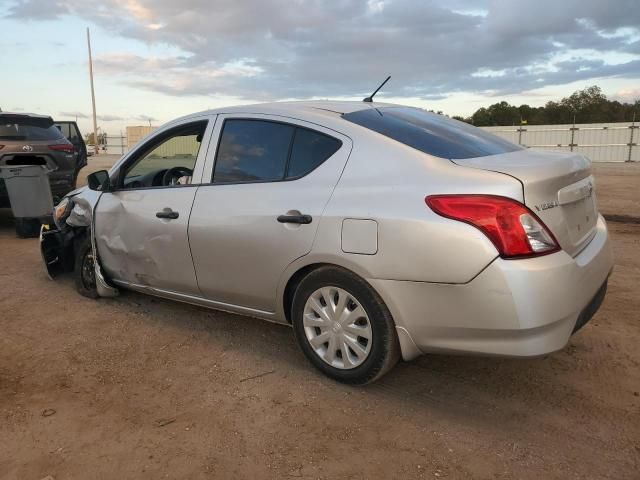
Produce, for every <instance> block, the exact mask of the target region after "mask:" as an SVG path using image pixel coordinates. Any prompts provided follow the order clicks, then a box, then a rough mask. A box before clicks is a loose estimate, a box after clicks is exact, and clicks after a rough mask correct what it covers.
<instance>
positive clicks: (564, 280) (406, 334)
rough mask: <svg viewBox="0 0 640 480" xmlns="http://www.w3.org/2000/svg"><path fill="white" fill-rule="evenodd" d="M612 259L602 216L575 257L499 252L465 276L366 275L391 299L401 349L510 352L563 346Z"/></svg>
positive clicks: (593, 303) (593, 305)
mask: <svg viewBox="0 0 640 480" xmlns="http://www.w3.org/2000/svg"><path fill="white" fill-rule="evenodd" d="M612 267H613V255H612V252H611V246H610V242H609V236H608V232H607V227H606V224H605V222H604V219H603V218H602V216H600V217H599V219H598V224H597V227H596V235H595V236H594V237H593V239H592V240H591V242H590V243H589V245H587V247H586V248H585V249H584V250H583V251H582V252H580V254H579V255H577V256H576V257H575V258H573V257H571V256H570V255H568V254H567V253H566V252H563V251H561V252H557V253H554V254H552V255H547V256H544V257H538V258H532V259H525V260H503V259H500V258H498V259H496V260H495V261H493V262H492V263H491V264H490V265H489V266H488V267H487V268H485V269H484V270H483V271H482V272H481V273H480V274H479V275H478V276H477V277H475V278H474V279H473V280H472V281H470V282H469V283H466V284H438V283H425V282H402V281H392V280H377V279H369V280H368V281H369V282H370V283H371V284H372V285H373V287H374V288H375V289H376V290H377V291H378V293H379V294H380V295H381V296H382V298H383V299H384V301H385V302H386V304H387V305H388V306H389V309H390V310H391V313H392V314H393V316H394V319H395V321H396V325H397V327H398V332H399V337H400V342H401V347H402V351H403V357H404V358H405V359H410V358H413V357H415V356H417V355H420V354H421V353H426V352H459V353H460V352H462V353H477V354H490V355H506V356H513V357H529V356H538V355H544V354H547V353H550V352H553V351H556V350H559V349H561V348H563V347H564V346H565V345H566V343H567V341H568V339H569V337H570V336H571V334H572V333H573V332H574V331H576V330H577V329H578V328H580V327H581V326H583V325H584V324H585V323H586V322H587V321H588V320H589V319H590V318H591V317H592V316H593V314H594V313H595V311H596V310H597V309H598V307H599V306H600V304H601V303H602V299H603V298H604V293H605V291H606V282H607V278H608V276H609V274H610V272H611V269H612Z"/></svg>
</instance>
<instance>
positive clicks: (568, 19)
mask: <svg viewBox="0 0 640 480" xmlns="http://www.w3.org/2000/svg"><path fill="white" fill-rule="evenodd" d="M87 26H88V27H90V28H91V34H92V46H93V53H94V68H95V83H96V100H97V110H98V115H99V121H98V123H99V124H100V125H101V126H102V128H103V129H105V130H106V131H108V132H109V133H117V130H119V129H120V128H123V126H124V125H132V124H146V123H148V122H149V121H150V122H151V123H152V124H154V125H157V124H160V123H162V122H164V121H167V120H169V119H171V118H173V117H176V116H180V115H183V114H186V113H190V112H193V111H198V110H204V109H207V108H215V107H218V106H224V105H232V104H238V103H253V102H258V101H268V100H281V99H305V98H345V99H361V98H362V97H364V96H365V95H366V94H368V93H370V91H371V90H372V89H373V88H375V86H376V84H378V83H379V82H381V81H382V80H383V79H384V78H385V76H386V75H387V74H390V75H392V80H391V81H390V82H389V84H387V86H386V87H385V89H384V91H383V92H381V93H380V94H379V98H380V99H381V100H383V99H384V100H387V101H394V102H399V103H405V104H412V105H418V106H422V107H427V108H433V109H436V110H444V111H445V112H446V113H448V114H450V115H469V114H471V113H472V112H473V111H475V110H476V109H477V108H479V107H480V106H486V105H489V104H491V103H494V102H496V101H499V100H502V99H506V100H508V101H509V102H512V103H516V104H519V103H525V102H526V103H529V104H532V105H542V104H544V103H545V102H547V101H548V100H555V99H558V98H560V97H562V96H565V95H568V94H570V93H571V92H573V91H574V90H576V89H580V88H584V87H585V86H588V85H593V84H598V85H600V86H601V87H602V88H603V90H604V92H605V93H606V94H607V95H608V96H610V97H616V98H618V99H621V100H626V101H632V100H633V99H635V98H640V4H639V2H638V0H607V1H605V0H523V1H521V0H433V1H432V0H368V1H367V0H360V1H357V0H262V1H260V0H100V1H99V2H94V1H91V0H0V53H1V57H0V58H1V59H2V64H3V65H2V67H3V68H2V75H0V107H1V108H2V109H3V110H5V111H10V110H13V111H15V110H23V111H31V112H38V113H48V114H51V115H53V116H54V117H56V118H59V119H62V118H74V117H77V118H78V121H79V123H80V124H81V127H82V128H83V129H84V130H86V129H87V128H88V126H89V121H88V116H89V114H90V111H91V110H90V109H91V100H90V91H89V84H88V70H87V52H86V37H85V35H86V34H85V28H86V27H87Z"/></svg>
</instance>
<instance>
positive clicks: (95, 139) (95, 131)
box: [87, 27, 98, 155]
mask: <svg viewBox="0 0 640 480" xmlns="http://www.w3.org/2000/svg"><path fill="white" fill-rule="evenodd" d="M87 47H88V49H89V80H90V81H91V104H92V105H93V144H94V145H93V148H94V151H95V153H96V155H97V154H98V123H97V121H96V94H95V91H94V90H93V60H92V59H91V36H90V35H89V27H87Z"/></svg>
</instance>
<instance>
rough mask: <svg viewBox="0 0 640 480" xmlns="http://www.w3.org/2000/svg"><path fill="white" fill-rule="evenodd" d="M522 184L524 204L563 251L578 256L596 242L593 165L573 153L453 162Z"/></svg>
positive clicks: (511, 154)
mask: <svg viewBox="0 0 640 480" xmlns="http://www.w3.org/2000/svg"><path fill="white" fill-rule="evenodd" d="M452 161H453V162H454V163H455V164H457V165H461V166H465V167H471V168H479V169H482V170H490V171H494V172H499V173H503V174H506V175H509V176H511V177H514V178H516V179H517V180H519V181H520V183H522V187H523V194H524V203H525V205H526V206H527V207H529V208H530V209H531V210H532V211H533V212H534V213H535V214H536V215H538V217H540V219H541V220H542V221H543V222H544V224H545V225H546V226H547V227H548V228H549V230H551V232H552V233H553V235H554V236H555V237H556V240H558V243H559V244H560V247H561V248H562V249H563V250H565V251H566V252H567V253H568V254H569V255H571V256H576V255H577V254H578V253H579V252H580V251H581V250H582V249H583V248H584V247H585V246H586V245H587V244H588V243H589V241H590V240H591V239H592V238H593V235H594V234H595V227H596V223H597V221H598V210H597V205H596V200H595V194H594V185H595V182H594V178H593V176H592V175H591V162H590V161H589V160H588V159H587V158H586V157H584V156H583V155H580V154H577V153H572V152H544V151H535V150H518V151H515V152H509V153H504V154H500V155H490V156H486V157H477V158H466V159H457V160H452Z"/></svg>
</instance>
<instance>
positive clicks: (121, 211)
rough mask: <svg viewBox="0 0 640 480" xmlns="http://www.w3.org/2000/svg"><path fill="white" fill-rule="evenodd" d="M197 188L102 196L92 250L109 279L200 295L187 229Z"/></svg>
mask: <svg viewBox="0 0 640 480" xmlns="http://www.w3.org/2000/svg"><path fill="white" fill-rule="evenodd" d="M196 189H197V186H195V185H193V186H191V185H188V186H183V187H169V188H153V189H142V190H130V191H128V190H123V191H117V192H113V193H104V194H103V195H102V197H101V198H100V201H99V202H98V205H97V207H96V212H95V220H94V222H95V235H96V246H97V249H98V254H99V256H100V261H101V263H102V266H103V268H104V270H105V271H106V272H107V274H108V275H109V277H110V278H111V279H112V280H115V281H116V282H117V281H120V282H126V283H128V284H133V285H139V286H148V287H154V288H157V289H161V290H170V291H172V292H178V293H184V294H196V295H197V294H199V290H198V285H197V282H196V274H195V271H194V268H193V261H192V260H191V251H190V249H189V240H188V238H187V225H188V222H189V213H190V211H191V206H192V204H193V199H194V195H195V192H196Z"/></svg>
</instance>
